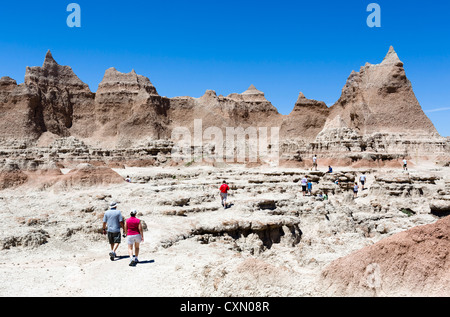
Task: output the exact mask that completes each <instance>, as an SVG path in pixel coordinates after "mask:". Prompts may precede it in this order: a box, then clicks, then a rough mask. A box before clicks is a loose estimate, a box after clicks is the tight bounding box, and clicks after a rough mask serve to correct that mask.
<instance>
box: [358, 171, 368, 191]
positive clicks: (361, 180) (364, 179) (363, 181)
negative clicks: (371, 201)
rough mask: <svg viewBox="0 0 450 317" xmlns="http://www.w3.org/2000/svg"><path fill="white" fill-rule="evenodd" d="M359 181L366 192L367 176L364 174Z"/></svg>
mask: <svg viewBox="0 0 450 317" xmlns="http://www.w3.org/2000/svg"><path fill="white" fill-rule="evenodd" d="M359 181H360V182H361V190H364V184H365V183H366V175H365V174H364V172H363V173H362V175H361V176H360V177H359Z"/></svg>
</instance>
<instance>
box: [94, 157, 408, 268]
mask: <svg viewBox="0 0 450 317" xmlns="http://www.w3.org/2000/svg"><path fill="white" fill-rule="evenodd" d="M312 163H313V164H312V168H311V171H312V170H313V169H315V170H316V171H317V165H318V163H317V155H314V156H313V159H312ZM403 170H406V171H407V170H408V163H407V161H406V159H403ZM327 173H330V174H331V173H333V168H332V167H331V166H328V171H327ZM125 180H126V181H127V182H131V178H130V177H129V176H127V177H126V179H125ZM359 182H360V184H361V190H364V189H365V187H364V186H365V185H366V175H365V173H364V172H363V173H362V175H361V176H360V177H359ZM300 183H301V186H302V193H303V196H307V195H308V196H312V182H311V180H308V178H307V177H306V176H304V177H303V178H302V179H301V181H300ZM335 184H337V185H339V179H336V181H335ZM229 190H230V187H229V185H228V184H227V182H226V181H225V180H224V181H223V182H222V184H221V186H220V187H219V192H220V200H221V203H222V207H223V208H224V209H227V208H228V207H230V204H229V203H228V201H227V200H228V191H229ZM358 191H359V185H358V182H355V185H354V186H353V197H354V198H356V197H357V196H358ZM320 196H321V198H322V199H324V200H327V199H328V196H327V195H326V193H325V194H323V195H320ZM136 215H137V211H136V210H132V211H131V212H130V218H128V219H127V220H126V221H125V220H124V218H123V217H122V213H121V212H120V211H119V210H117V203H116V202H113V203H111V205H110V208H109V210H108V211H106V213H105V215H104V217H103V234H105V235H107V237H108V241H109V244H110V246H111V252H110V253H109V257H110V259H111V261H114V260H115V259H116V258H117V254H116V251H117V249H118V247H119V245H120V243H121V238H122V237H123V238H126V239H127V244H128V255H129V257H130V264H129V265H130V266H136V264H137V263H139V259H138V256H139V247H140V243H142V242H144V231H143V227H142V222H141V220H140V219H138V218H136ZM121 229H122V230H123V235H121V233H120V230H121ZM133 248H134V252H133Z"/></svg>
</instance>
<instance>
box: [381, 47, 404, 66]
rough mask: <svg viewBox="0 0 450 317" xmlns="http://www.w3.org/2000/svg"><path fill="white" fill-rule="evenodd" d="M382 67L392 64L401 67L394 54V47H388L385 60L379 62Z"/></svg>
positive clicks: (401, 64) (395, 53)
mask: <svg viewBox="0 0 450 317" xmlns="http://www.w3.org/2000/svg"><path fill="white" fill-rule="evenodd" d="M381 64H382V65H387V64H394V65H395V66H399V67H402V66H403V63H402V62H401V61H400V58H399V57H398V55H397V52H395V50H394V47H393V46H391V47H389V51H388V53H387V54H386V56H385V58H384V59H383V61H382V62H381Z"/></svg>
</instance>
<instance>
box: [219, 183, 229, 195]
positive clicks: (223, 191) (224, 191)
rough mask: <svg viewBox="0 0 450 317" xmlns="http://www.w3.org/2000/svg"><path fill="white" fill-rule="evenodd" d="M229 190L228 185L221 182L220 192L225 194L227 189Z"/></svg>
mask: <svg viewBox="0 0 450 317" xmlns="http://www.w3.org/2000/svg"><path fill="white" fill-rule="evenodd" d="M229 190H230V187H228V185H227V184H222V186H220V192H221V193H224V194H226V193H227V191H229Z"/></svg>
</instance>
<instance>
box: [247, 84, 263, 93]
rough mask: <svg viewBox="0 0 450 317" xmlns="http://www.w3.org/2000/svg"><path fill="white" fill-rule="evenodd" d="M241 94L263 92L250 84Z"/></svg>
mask: <svg viewBox="0 0 450 317" xmlns="http://www.w3.org/2000/svg"><path fill="white" fill-rule="evenodd" d="M242 94H243V95H264V93H263V92H262V91H260V90H258V89H256V87H255V86H254V85H253V84H252V85H250V87H248V89H247V90H246V91H244V92H243V93H242Z"/></svg>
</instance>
